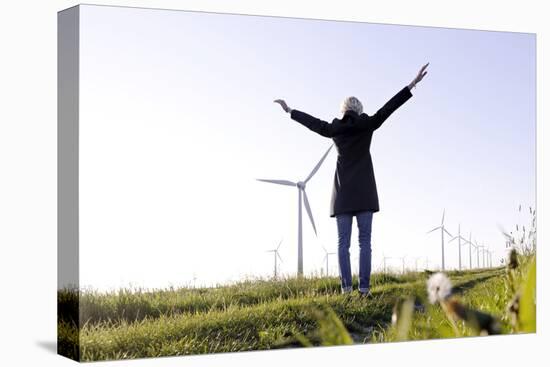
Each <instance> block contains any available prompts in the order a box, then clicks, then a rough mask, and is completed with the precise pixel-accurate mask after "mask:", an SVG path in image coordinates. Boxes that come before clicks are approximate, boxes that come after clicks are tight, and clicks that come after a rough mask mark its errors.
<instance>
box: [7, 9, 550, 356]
mask: <svg viewBox="0 0 550 367" xmlns="http://www.w3.org/2000/svg"><path fill="white" fill-rule="evenodd" d="M99 3H101V4H111V5H129V6H148V7H153V6H154V7H162V8H174V9H176V8H177V9H188V10H204V11H218V12H231V13H244V14H258V15H281V16H292V17H306V18H324V19H342V20H358V21H368V22H381V23H395V24H410V25H430V26H443V27H458V28H472V29H490V30H507V31H521V32H536V33H537V34H538V35H537V56H538V60H537V65H538V71H537V72H538V81H539V83H538V86H537V96H538V117H537V119H538V138H537V142H538V145H537V146H538V162H537V166H538V167H537V170H538V181H537V185H538V192H537V194H538V202H537V208H538V211H539V251H538V254H539V258H538V260H539V264H545V263H546V262H547V260H546V258H545V250H544V243H545V242H546V237H545V234H546V233H545V232H544V222H545V209H546V207H547V206H548V200H547V198H545V197H544V196H543V194H542V187H543V186H544V184H543V181H544V177H545V174H546V172H545V170H544V169H543V165H544V158H545V157H546V155H547V154H548V152H547V149H546V153H545V152H544V147H543V144H542V141H543V140H548V133H547V131H548V129H545V128H544V127H543V126H542V125H543V124H542V122H543V121H544V120H545V117H544V107H545V106H543V105H542V101H543V100H544V95H545V93H544V92H545V91H544V90H543V89H544V88H545V87H546V88H548V79H547V78H545V74H544V70H542V67H541V66H542V65H544V64H545V60H546V64H548V61H547V59H548V51H547V50H548V46H549V44H548V41H547V37H549V33H548V32H549V30H548V27H544V26H543V23H544V20H545V19H544V17H543V13H544V11H543V7H542V6H541V5H540V4H544V2H535V1H522V2H518V3H513V4H503V2H498V1H484V2H480V1H461V2H453V3H449V2H437V1H415V2H412V1H399V2H398V1H385V2H376V4H374V3H372V4H365V2H351V1H338V2H336V1H333V2H330V3H328V4H324V3H320V2H314V1H311V2H308V1H300V2H296V1H294V2H292V1H282V0H279V1H262V2H257V1H230V2H227V1H226V2H222V1H205V0H202V1H117V2H111V1H102V2H99ZM75 4H76V3H75V2H71V1H48V2H39V1H35V2H33V1H27V2H24V3H23V2H20V3H15V2H14V3H13V5H3V6H2V9H1V12H0V41H1V42H0V47H1V50H2V52H1V57H0V73H1V74H0V90H1V93H2V94H1V99H0V101H1V102H0V127H1V129H2V130H1V131H0V170H1V176H0V177H1V180H0V249H1V250H0V271H1V272H2V273H1V276H0V282H1V283H0V284H1V285H2V289H1V293H0V295H1V296H0V321H1V323H0V365H9V366H13V365H37V364H38V363H40V365H68V364H69V363H73V362H71V361H69V360H66V359H64V358H62V357H59V356H57V355H56V354H55V353H54V350H55V338H56V96H57V94H56V81H57V79H56V31H57V30H56V26H57V18H56V16H57V14H56V13H57V11H59V10H61V9H64V8H67V7H70V6H72V5H75ZM534 4H537V5H534ZM544 82H546V84H545V83H544ZM538 271H539V272H538V280H539V287H538V308H539V310H540V312H539V315H538V321H539V324H538V325H539V326H538V328H539V332H538V334H537V335H526V336H519V337H518V336H514V337H491V338H475V339H461V340H454V341H449V340H443V341H428V342H411V343H400V344H384V345H370V346H369V345H367V346H356V347H336V348H316V349H311V350H305V349H300V350H292V351H290V350H288V351H276V352H253V353H238V354H224V355H214V356H197V357H184V358H179V357H176V358H163V359H150V360H139V361H127V362H126V361H125V362H108V363H101V365H113V366H122V365H135V366H138V365H140V366H142V365H148V366H151V365H166V366H168V365H170V366H173V365H180V366H191V365H193V366H195V365H198V366H217V365H220V364H221V363H223V364H224V365H235V366H237V365H238V366H255V365H258V364H262V365H273V366H277V365H281V364H289V363H293V364H294V363H296V362H301V363H307V364H315V365H323V366H324V365H327V366H328V365H334V364H339V365H342V364H343V363H349V364H354V365H367V364H370V365H372V364H376V363H384V365H388V364H389V365H396V364H401V363H407V364H413V365H417V364H423V365H426V366H431V365H434V366H435V365H441V364H444V365H445V366H449V365H451V366H454V365H457V366H458V365H461V366H463V365H464V363H465V362H472V363H475V364H476V365H486V364H491V365H493V364H499V365H506V366H507V365H515V366H517V365H520V364H522V365H523V364H526V363H529V365H541V364H542V363H543V362H541V361H537V359H536V357H537V354H540V356H542V354H543V350H542V346H543V344H544V342H545V340H544V339H547V335H548V332H545V326H546V327H547V325H546V321H547V319H548V317H547V314H546V313H545V311H544V310H545V309H546V310H548V307H547V306H546V300H545V294H548V287H547V284H546V283H545V282H544V279H545V277H546V276H545V269H544V266H540V265H539V267H538ZM546 343H548V341H546Z"/></svg>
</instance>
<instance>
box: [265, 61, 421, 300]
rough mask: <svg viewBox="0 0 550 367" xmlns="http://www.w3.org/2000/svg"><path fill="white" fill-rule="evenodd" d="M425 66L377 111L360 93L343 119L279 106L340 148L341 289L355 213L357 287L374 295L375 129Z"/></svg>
mask: <svg viewBox="0 0 550 367" xmlns="http://www.w3.org/2000/svg"><path fill="white" fill-rule="evenodd" d="M427 67H428V64H426V65H424V66H423V67H422V68H421V69H420V71H419V72H418V74H417V76H416V77H415V78H414V79H413V80H412V82H411V83H410V84H409V85H408V86H406V87H404V88H403V89H401V90H400V91H399V92H398V93H397V94H396V95H395V96H394V97H392V98H391V99H390V100H389V101H388V102H386V104H385V105H384V106H382V108H380V109H379V110H378V112H376V113H375V114H374V115H372V116H369V115H367V114H366V113H364V112H363V105H362V104H361V102H360V101H359V100H358V99H357V98H356V97H348V98H346V99H345V100H344V102H343V103H342V106H341V111H342V114H343V115H342V118H340V119H337V118H335V119H333V121H332V123H328V122H326V121H323V120H320V119H318V118H316V117H313V116H311V115H308V114H307V113H305V112H302V111H299V110H295V109H291V108H290V107H288V105H287V104H286V102H285V101H284V100H282V99H277V100H275V101H274V102H275V103H278V104H280V105H281V107H282V108H283V109H284V110H285V112H287V113H290V117H291V118H292V119H293V120H295V121H298V122H299V123H301V124H302V125H304V126H305V127H307V128H308V129H310V130H312V131H314V132H316V133H318V134H320V135H322V136H324V137H327V138H332V140H333V141H334V144H335V145H336V149H337V151H338V160H337V163H336V172H335V174H334V186H333V190H332V198H331V205H330V216H331V217H336V224H337V227H338V264H339V268H340V280H341V287H342V292H343V293H349V292H351V291H352V282H351V264H350V254H349V248H350V239H351V228H352V220H353V217H354V216H355V217H356V219H357V227H358V229H359V292H360V294H361V295H366V296H370V273H371V228H372V216H373V213H375V212H377V211H379V210H380V208H379V206H378V193H377V190H376V181H375V178H374V169H373V165H372V159H371V155H370V144H371V140H372V134H373V132H374V131H375V130H376V129H378V128H379V127H380V126H381V125H382V123H384V121H385V120H386V119H387V118H388V117H389V116H390V115H391V114H392V113H393V112H394V111H395V110H397V109H398V108H399V107H400V106H401V105H403V103H405V102H406V101H407V100H408V99H409V98H411V97H412V93H411V90H412V89H413V88H414V87H415V86H416V84H418V83H419V82H420V81H421V80H422V79H423V78H424V76H425V75H426V74H427V71H426V68H427Z"/></svg>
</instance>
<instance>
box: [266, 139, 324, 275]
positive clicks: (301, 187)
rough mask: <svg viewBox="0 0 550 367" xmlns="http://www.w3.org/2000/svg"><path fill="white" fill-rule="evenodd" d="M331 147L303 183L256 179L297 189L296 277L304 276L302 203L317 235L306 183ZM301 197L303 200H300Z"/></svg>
mask: <svg viewBox="0 0 550 367" xmlns="http://www.w3.org/2000/svg"><path fill="white" fill-rule="evenodd" d="M332 147H333V145H331V146H330V147H329V148H328V149H327V151H326V152H325V154H324V155H323V157H321V160H320V161H319V163H317V165H316V166H315V167H313V170H312V171H311V173H310V174H309V175H308V176H307V178H306V179H305V180H304V181H298V182H292V181H288V180H267V179H257V180H258V181H262V182H269V183H273V184H277V185H284V186H294V187H296V188H297V189H298V276H302V275H303V274H304V258H303V246H302V201H303V203H304V206H305V207H306V211H307V214H308V216H309V220H310V221H311V225H312V226H313V231H314V232H315V235H317V229H316V228H315V221H314V220H313V214H312V213H311V207H310V206H309V200H308V199H307V194H306V184H307V183H308V181H309V180H311V178H312V177H313V176H314V175H315V173H317V171H318V170H319V168H320V167H321V164H323V161H324V160H325V158H326V157H327V155H328V153H329V152H330V150H331V149H332ZM302 197H303V200H302Z"/></svg>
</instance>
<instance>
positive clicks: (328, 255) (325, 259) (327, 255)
mask: <svg viewBox="0 0 550 367" xmlns="http://www.w3.org/2000/svg"><path fill="white" fill-rule="evenodd" d="M323 251H325V257H324V258H323V261H324V262H325V264H326V268H325V276H328V260H329V257H330V256H331V255H336V252H328V251H327V249H326V248H325V246H323Z"/></svg>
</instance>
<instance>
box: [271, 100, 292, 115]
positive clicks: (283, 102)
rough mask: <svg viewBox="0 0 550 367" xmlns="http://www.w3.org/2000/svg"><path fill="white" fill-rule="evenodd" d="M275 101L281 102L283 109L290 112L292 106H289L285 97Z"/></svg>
mask: <svg viewBox="0 0 550 367" xmlns="http://www.w3.org/2000/svg"><path fill="white" fill-rule="evenodd" d="M273 102H275V103H278V104H280V105H281V107H282V108H283V110H285V112H286V113H289V112H290V107H288V105H287V104H286V102H285V101H284V99H276V100H274V101H273Z"/></svg>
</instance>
